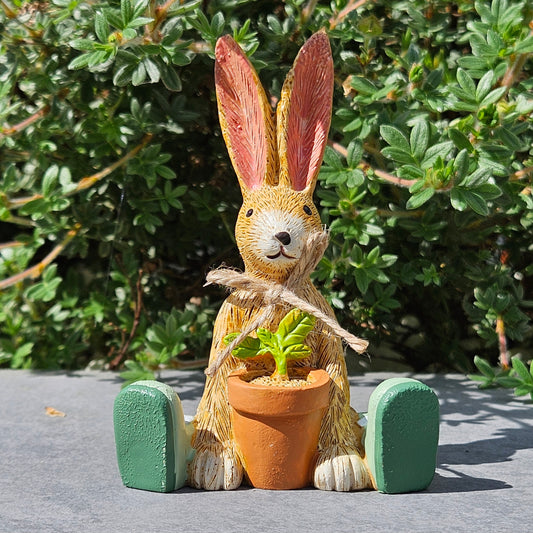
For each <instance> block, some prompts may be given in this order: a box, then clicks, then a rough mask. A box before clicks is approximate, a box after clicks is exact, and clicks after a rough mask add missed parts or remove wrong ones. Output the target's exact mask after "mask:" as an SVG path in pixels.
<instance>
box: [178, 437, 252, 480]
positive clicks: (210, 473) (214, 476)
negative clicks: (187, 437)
mask: <svg viewBox="0 0 533 533" xmlns="http://www.w3.org/2000/svg"><path fill="white" fill-rule="evenodd" d="M242 475H243V469H242V466H241V464H240V461H239V460H238V458H237V456H236V455H235V453H234V452H233V450H232V449H230V448H226V447H223V446H222V445H220V444H217V445H212V446H211V447H206V448H203V449H201V450H197V451H196V454H195V456H194V459H193V461H192V463H191V465H190V466H189V483H190V485H191V486H192V487H194V488H196V489H205V490H233V489H236V488H238V487H239V486H240V484H241V482H242Z"/></svg>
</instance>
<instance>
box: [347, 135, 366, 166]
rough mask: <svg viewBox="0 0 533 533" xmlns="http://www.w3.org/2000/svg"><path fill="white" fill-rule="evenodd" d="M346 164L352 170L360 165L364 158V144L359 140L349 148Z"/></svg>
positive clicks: (353, 142)
mask: <svg viewBox="0 0 533 533" xmlns="http://www.w3.org/2000/svg"><path fill="white" fill-rule="evenodd" d="M347 152H348V153H347V155H346V162H347V163H348V166H349V167H350V168H354V167H355V166H356V165H358V164H359V161H361V158H362V157H363V143H362V142H361V141H359V140H355V141H352V142H351V143H350V144H349V145H348V148H347Z"/></svg>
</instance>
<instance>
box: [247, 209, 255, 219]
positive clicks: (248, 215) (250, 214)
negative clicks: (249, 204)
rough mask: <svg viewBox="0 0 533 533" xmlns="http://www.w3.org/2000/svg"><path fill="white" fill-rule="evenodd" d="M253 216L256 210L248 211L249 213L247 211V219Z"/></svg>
mask: <svg viewBox="0 0 533 533" xmlns="http://www.w3.org/2000/svg"><path fill="white" fill-rule="evenodd" d="M253 214H254V210H253V209H248V211H246V216H247V217H251V216H252V215H253Z"/></svg>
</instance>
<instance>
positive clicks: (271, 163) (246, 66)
mask: <svg viewBox="0 0 533 533" xmlns="http://www.w3.org/2000/svg"><path fill="white" fill-rule="evenodd" d="M215 60H216V61H215V85H216V93H217V100H218V112H219V119H220V125H221V128H222V134H223V136H224V140H225V141H226V146H227V148H228V152H229V155H230V158H231V162H232V164H233V168H234V169H235V172H236V173H237V177H238V178H239V183H240V185H241V189H242V191H243V193H245V192H246V191H249V190H254V189H258V188H260V187H261V186H262V185H263V184H265V183H268V182H269V181H274V180H277V172H276V165H277V159H276V152H275V130H274V119H273V112H272V107H271V106H270V104H269V102H268V100H267V97H266V94H265V91H264V89H263V86H262V85H261V82H260V81H259V77H258V76H257V73H256V71H255V69H254V68H253V66H252V64H251V63H250V61H249V60H248V58H247V57H246V55H245V53H244V52H243V50H242V49H241V47H240V46H239V45H238V44H237V43H236V42H235V41H234V40H233V38H232V37H231V36H230V35H225V36H223V37H221V38H220V39H219V40H218V41H217V44H216V47H215ZM272 184H275V183H272Z"/></svg>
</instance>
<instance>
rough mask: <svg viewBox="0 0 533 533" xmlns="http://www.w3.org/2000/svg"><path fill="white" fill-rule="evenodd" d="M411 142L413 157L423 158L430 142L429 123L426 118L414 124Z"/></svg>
mask: <svg viewBox="0 0 533 533" xmlns="http://www.w3.org/2000/svg"><path fill="white" fill-rule="evenodd" d="M409 142H410V144H411V153H412V154H413V157H415V158H416V159H418V160H420V159H422V156H423V155H424V153H425V151H426V148H427V146H428V142H429V125H428V123H427V122H426V121H425V120H421V121H420V122H417V123H416V124H415V125H414V127H413V129H412V130H411V136H410V139H409Z"/></svg>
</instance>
